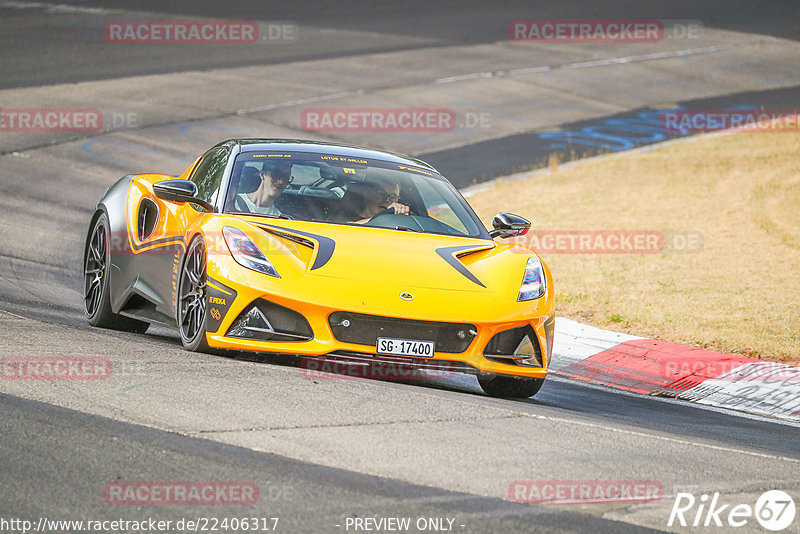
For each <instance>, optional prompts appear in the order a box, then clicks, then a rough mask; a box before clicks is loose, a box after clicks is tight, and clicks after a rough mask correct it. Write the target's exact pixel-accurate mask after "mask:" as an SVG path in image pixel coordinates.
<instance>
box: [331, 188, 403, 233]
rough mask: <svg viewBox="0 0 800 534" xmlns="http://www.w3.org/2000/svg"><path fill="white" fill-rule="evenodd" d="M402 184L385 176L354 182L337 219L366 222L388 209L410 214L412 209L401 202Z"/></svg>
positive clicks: (342, 203)
mask: <svg viewBox="0 0 800 534" xmlns="http://www.w3.org/2000/svg"><path fill="white" fill-rule="evenodd" d="M399 199H400V185H398V183H397V182H394V181H392V180H389V179H385V178H375V179H372V180H368V181H364V182H359V183H353V184H350V185H349V186H348V188H347V192H346V193H345V195H344V197H343V198H342V200H341V209H340V210H339V212H338V213H337V215H336V217H335V219H336V220H338V221H339V222H356V223H365V222H367V221H369V220H370V219H372V218H373V217H375V216H376V215H378V214H379V213H381V212H383V211H386V212H387V213H394V214H396V215H408V214H409V212H410V210H409V207H408V206H406V205H405V204H400V203H399V202H398V200H399Z"/></svg>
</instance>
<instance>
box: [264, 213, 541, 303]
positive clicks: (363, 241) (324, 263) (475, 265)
mask: <svg viewBox="0 0 800 534" xmlns="http://www.w3.org/2000/svg"><path fill="white" fill-rule="evenodd" d="M249 222H251V224H253V225H254V226H256V227H257V228H259V229H260V230H262V231H263V232H265V233H267V234H268V235H269V236H270V237H272V238H273V239H277V240H279V241H281V242H282V243H283V244H284V245H285V246H287V247H291V246H296V245H297V243H298V238H299V239H300V240H303V241H306V242H307V243H306V245H309V244H312V246H313V254H310V255H307V256H306V257H305V259H304V261H303V262H302V264H301V265H299V267H300V269H299V271H300V272H296V273H295V274H296V275H298V276H301V277H306V276H308V277H311V276H314V277H327V278H336V279H343V280H353V281H359V282H363V283H369V284H392V285H395V284H398V283H401V284H402V285H403V286H405V287H408V288H435V289H448V290H454V291H470V292H486V291H493V290H498V289H501V288H505V287H506V286H507V285H508V280H507V279H508V277H509V276H512V277H513V278H514V279H515V280H514V283H515V284H516V289H517V290H518V289H519V283H520V282H521V280H522V274H523V271H524V266H525V262H526V261H527V260H526V258H525V257H523V256H530V255H532V254H533V252H532V251H530V250H527V249H523V248H522V247H515V246H508V245H498V244H497V243H495V242H494V241H492V240H490V239H473V238H466V237H458V236H443V235H435V234H424V233H416V232H404V231H399V230H393V229H385V228H374V227H361V226H355V225H336V224H321V223H308V222H302V221H284V220H268V221H265V220H263V219H262V220H257V221H249ZM307 248H310V247H307Z"/></svg>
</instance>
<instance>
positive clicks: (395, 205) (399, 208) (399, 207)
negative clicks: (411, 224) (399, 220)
mask: <svg viewBox="0 0 800 534" xmlns="http://www.w3.org/2000/svg"><path fill="white" fill-rule="evenodd" d="M388 209H390V210H394V213H395V215H408V214H409V212H410V209H409V207H408V206H406V205H405V204H400V203H399V202H392V203H391V204H389V208H388Z"/></svg>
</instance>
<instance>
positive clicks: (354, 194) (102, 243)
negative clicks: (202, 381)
mask: <svg viewBox="0 0 800 534" xmlns="http://www.w3.org/2000/svg"><path fill="white" fill-rule="evenodd" d="M493 226H494V229H493V230H492V231H487V230H486V228H484V226H483V225H482V224H481V222H480V220H479V219H478V217H477V216H476V215H475V213H474V212H473V211H472V209H471V208H470V207H469V205H468V204H467V202H466V201H465V200H464V198H463V197H462V196H461V195H460V194H459V193H458V191H457V190H456V189H455V188H454V187H453V186H452V185H451V184H450V183H449V182H448V181H447V180H446V179H445V178H443V177H442V176H441V175H440V174H439V173H438V172H437V171H436V170H435V169H434V168H432V167H431V166H430V165H427V164H426V163H424V162H422V161H419V160H416V159H412V158H408V157H404V156H400V155H396V154H391V153H387V152H382V151H376V150H368V149H363V148H356V147H352V146H345V145H335V144H327V143H319V142H310V141H295V140H274V139H236V140H229V141H225V142H222V143H220V144H218V145H216V146H214V147H213V148H211V149H210V150H209V151H208V152H206V153H205V154H203V155H202V156H201V157H200V158H198V159H197V161H195V162H194V164H192V165H191V167H189V168H188V169H187V170H186V172H185V173H183V175H181V176H180V177H179V178H177V179H176V178H174V177H171V176H166V175H161V174H139V175H128V176H125V177H123V178H122V179H120V180H119V181H118V182H116V183H115V184H114V185H112V186H111V187H110V188H109V189H108V191H107V192H106V194H105V195H104V196H103V198H102V199H101V200H100V202H99V204H98V205H97V210H96V212H95V213H94V215H93V217H92V220H91V224H90V227H89V232H88V234H87V239H86V247H85V254H84V278H85V288H84V289H85V293H84V294H85V310H86V317H87V318H88V320H89V322H90V323H91V324H92V325H95V326H99V327H106V328H115V329H121V330H129V331H136V332H144V331H145V330H146V329H147V327H148V325H149V324H150V323H161V324H165V325H169V326H172V327H177V329H178V331H179V332H180V336H181V339H182V341H183V346H184V347H185V348H186V349H188V350H193V351H213V350H215V349H231V350H239V351H259V352H271V353H281V354H293V355H302V356H305V357H308V358H322V359H325V358H333V359H336V358H340V359H344V360H347V361H354V362H365V361H367V362H384V363H385V362H391V363H394V364H402V365H408V366H412V367H414V368H422V369H437V368H446V369H451V370H452V369H455V370H458V371H460V372H468V373H473V374H476V375H477V376H478V380H479V382H480V384H481V387H482V388H483V389H484V391H486V393H488V394H489V395H493V396H500V397H530V396H532V395H534V394H536V392H537V391H538V390H539V388H540V387H541V386H542V383H543V382H544V379H545V377H546V376H547V370H548V365H549V363H550V357H551V354H552V346H553V324H554V315H553V295H554V292H553V281H552V277H551V274H550V271H549V269H548V268H547V266H546V265H545V264H544V263H543V262H542V261H541V259H540V258H539V257H538V256H537V255H536V253H535V252H534V251H532V250H530V249H527V248H524V247H521V246H518V245H514V244H503V243H498V242H496V241H495V239H497V238H508V237H513V236H517V235H522V234H524V233H525V232H527V230H528V229H529V228H530V223H529V222H528V221H526V220H525V219H523V218H522V217H519V216H516V215H511V214H507V213H500V214H498V215H497V216H496V217H495V218H494V221H493Z"/></svg>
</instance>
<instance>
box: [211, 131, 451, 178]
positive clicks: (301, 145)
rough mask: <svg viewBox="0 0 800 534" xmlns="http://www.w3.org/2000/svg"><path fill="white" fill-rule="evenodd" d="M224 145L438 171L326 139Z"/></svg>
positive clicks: (410, 160)
mask: <svg viewBox="0 0 800 534" xmlns="http://www.w3.org/2000/svg"><path fill="white" fill-rule="evenodd" d="M224 145H229V146H231V145H239V146H240V148H241V151H242V152H260V151H274V150H279V151H287V152H308V153H315V154H338V155H342V156H349V157H355V158H370V159H377V160H382V161H389V162H392V163H399V164H401V165H413V166H415V167H422V168H424V169H428V170H431V171H434V172H436V173H438V172H439V171H437V170H436V169H434V168H433V167H432V166H431V165H429V164H427V163H425V162H424V161H422V160H418V159H415V158H411V157H408V156H404V155H402V154H396V153H394V152H387V151H385V150H374V149H369V148H362V147H357V146H353V145H346V144H340V143H326V142H324V141H309V140H301V139H260V138H253V139H228V140H227V141H223V142H221V143H219V144H217V145H216V146H224Z"/></svg>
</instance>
